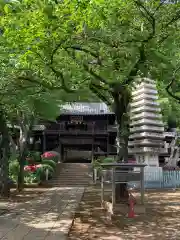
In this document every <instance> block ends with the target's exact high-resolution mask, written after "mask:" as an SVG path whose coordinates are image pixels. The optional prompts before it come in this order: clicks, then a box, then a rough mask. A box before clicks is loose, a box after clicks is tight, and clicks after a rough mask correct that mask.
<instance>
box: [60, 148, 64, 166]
mask: <svg viewBox="0 0 180 240" xmlns="http://www.w3.org/2000/svg"><path fill="white" fill-rule="evenodd" d="M60 154H61V161H62V162H64V145H63V144H61V152H60Z"/></svg>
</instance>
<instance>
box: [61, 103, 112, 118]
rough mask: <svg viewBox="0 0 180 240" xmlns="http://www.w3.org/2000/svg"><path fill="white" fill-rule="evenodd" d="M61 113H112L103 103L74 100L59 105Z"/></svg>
mask: <svg viewBox="0 0 180 240" xmlns="http://www.w3.org/2000/svg"><path fill="white" fill-rule="evenodd" d="M61 114H74V115H77V114H78V115H104V114H114V113H113V112H111V111H110V109H109V107H108V106H107V105H106V104H105V103H101V102H93V103H88V102H75V103H67V104H65V105H63V106H61Z"/></svg>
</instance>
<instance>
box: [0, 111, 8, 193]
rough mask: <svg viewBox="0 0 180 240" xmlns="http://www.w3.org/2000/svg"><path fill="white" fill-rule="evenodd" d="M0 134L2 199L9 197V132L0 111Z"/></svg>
mask: <svg viewBox="0 0 180 240" xmlns="http://www.w3.org/2000/svg"><path fill="white" fill-rule="evenodd" d="M0 132H1V157H0V194H1V196H2V197H9V195H10V186H9V179H8V177H9V157H10V142H9V132H8V127H7V123H6V117H5V114H4V112H3V111H2V110H1V111H0Z"/></svg>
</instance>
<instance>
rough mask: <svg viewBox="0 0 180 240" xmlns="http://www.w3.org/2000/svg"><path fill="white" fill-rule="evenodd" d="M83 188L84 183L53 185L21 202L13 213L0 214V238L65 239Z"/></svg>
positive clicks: (20, 239)
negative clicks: (65, 185)
mask: <svg viewBox="0 0 180 240" xmlns="http://www.w3.org/2000/svg"><path fill="white" fill-rule="evenodd" d="M83 192H84V188H83V187H81V188H79V187H72V188H70V187H69V188H65V187H64V188H60V187H59V188H53V189H51V190H49V191H48V192H46V193H45V194H43V195H41V196H40V197H39V198H36V199H33V200H32V201H29V202H27V203H24V204H21V205H18V206H17V207H16V208H15V209H14V213H13V214H7V215H4V216H3V217H0V239H1V240H33V239H36V240H42V239H43V240H50V239H51V240H53V239H54V240H57V239H62V240H64V239H66V236H67V234H68V232H69V230H70V227H71V225H72V221H73V217H74V212H75V210H76V208H77V207H78V204H79V201H80V200H81V198H82V195H83ZM18 213H19V214H18Z"/></svg>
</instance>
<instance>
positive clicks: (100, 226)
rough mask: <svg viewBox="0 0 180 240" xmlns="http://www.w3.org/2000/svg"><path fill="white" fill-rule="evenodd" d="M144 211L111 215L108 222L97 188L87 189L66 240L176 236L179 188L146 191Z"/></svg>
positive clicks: (179, 226)
mask: <svg viewBox="0 0 180 240" xmlns="http://www.w3.org/2000/svg"><path fill="white" fill-rule="evenodd" d="M146 202H147V203H146V206H147V210H146V214H145V215H141V216H137V217H136V218H134V219H128V218H127V217H124V216H119V217H115V218H113V220H112V222H111V223H110V222H109V221H108V220H107V218H106V212H105V211H104V210H103V209H102V208H101V206H100V190H99V189H98V188H97V187H96V188H95V187H89V188H87V190H86V192H85V194H84V197H83V199H82V201H81V204H80V208H79V211H78V212H77V213H76V216H75V220H74V224H73V227H72V229H71V232H70V234H69V240H85V239H86V240H94V239H99V240H100V239H104V240H121V239H122V240H126V239H127V240H131V239H132V240H135V239H136V240H137V239H142V240H145V239H150V240H157V239H161V240H164V239H176V240H177V239H180V222H179V219H180V191H175V192H173V191H166V192H153V191H150V192H147V193H146Z"/></svg>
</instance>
